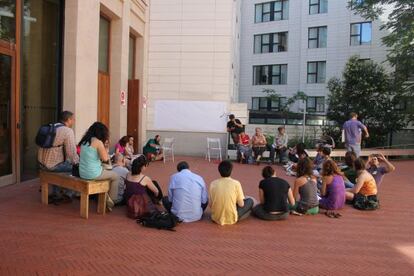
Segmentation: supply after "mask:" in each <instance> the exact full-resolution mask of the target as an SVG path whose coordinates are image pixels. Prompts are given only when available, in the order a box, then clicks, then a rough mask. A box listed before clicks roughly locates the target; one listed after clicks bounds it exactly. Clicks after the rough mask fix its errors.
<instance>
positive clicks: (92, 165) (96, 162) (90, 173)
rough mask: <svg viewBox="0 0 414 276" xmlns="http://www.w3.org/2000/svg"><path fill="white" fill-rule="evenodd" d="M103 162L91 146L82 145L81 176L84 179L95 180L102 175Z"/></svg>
mask: <svg viewBox="0 0 414 276" xmlns="http://www.w3.org/2000/svg"><path fill="white" fill-rule="evenodd" d="M102 170H103V169H102V162H101V159H100V158H99V154H98V151H97V150H96V149H95V148H94V147H91V146H90V145H82V146H81V152H80V161H79V175H80V177H81V178H83V179H95V178H97V177H98V176H100V175H101V174H102Z"/></svg>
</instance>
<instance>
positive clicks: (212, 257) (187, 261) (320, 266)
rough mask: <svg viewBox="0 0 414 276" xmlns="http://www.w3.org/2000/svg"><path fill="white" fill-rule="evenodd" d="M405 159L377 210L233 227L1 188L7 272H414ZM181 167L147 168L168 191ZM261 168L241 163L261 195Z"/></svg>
mask: <svg viewBox="0 0 414 276" xmlns="http://www.w3.org/2000/svg"><path fill="white" fill-rule="evenodd" d="M181 159H182V158H181ZM186 159H187V160H189V161H190V166H191V167H192V169H193V171H195V172H197V173H200V174H201V175H202V176H203V177H205V180H206V182H210V181H212V180H213V179H214V178H216V177H218V172H217V169H216V167H217V165H216V164H214V163H211V164H209V163H208V162H206V161H204V160H202V159H194V158H186ZM396 165H397V171H396V172H394V173H393V174H392V175H388V176H387V177H386V178H385V180H384V183H383V185H382V187H381V188H382V189H381V190H380V199H381V204H382V207H381V209H380V210H378V211H375V212H361V211H357V210H354V209H352V208H351V207H349V206H347V207H346V208H345V209H344V210H343V211H342V212H341V213H342V215H343V217H342V218H340V219H329V218H327V217H326V216H324V215H317V216H313V217H294V216H291V217H289V219H288V220H287V221H281V222H266V221H260V220H258V219H256V218H253V217H250V218H248V219H247V220H245V221H243V222H241V223H240V224H238V225H234V226H226V227H220V226H218V225H215V224H214V223H211V222H210V221H209V220H208V218H207V217H205V218H204V219H203V220H202V221H200V222H196V223H191V224H185V225H180V226H178V228H177V232H169V231H158V230H153V229H146V228H143V227H141V226H139V225H137V224H136V223H135V222H134V221H133V220H130V219H128V218H126V216H125V209H124V208H123V207H120V208H118V209H116V210H114V212H112V213H110V214H108V215H106V216H100V215H97V214H96V213H95V212H94V210H95V204H92V206H91V210H90V218H89V220H84V219H81V218H80V217H79V202H78V201H75V202H74V203H72V204H69V205H61V206H53V205H50V206H42V205H41V204H40V193H39V192H38V186H39V183H38V181H31V182H26V183H23V184H19V185H14V186H9V187H5V188H2V189H0V233H1V236H0V275H15V274H19V275H23V274H24V275H33V274H41V275H44V274H57V273H60V274H72V275H104V274H105V275H112V274H114V275H116V274H118V275H131V274H145V275H147V274H149V275H151V274H172V273H176V274H193V275H194V274H197V275H218V274H226V275H242V274H260V275H264V274H266V275H305V274H315V275H316V274H317V275H345V274H354V273H355V274H356V273H358V274H360V275H363V274H365V275H391V274H392V275H397V274H400V275H409V274H411V275H413V271H414V231H413V230H414V217H413V211H412V210H413V207H414V204H413V197H414V174H413V167H414V166H413V165H414V162H412V161H410V162H398V163H396ZM174 166H175V165H174V164H172V163H169V164H167V165H164V164H162V163H161V162H159V163H156V164H151V166H150V168H149V169H148V171H147V173H148V175H149V176H151V177H152V178H154V179H157V180H159V181H160V182H161V184H162V186H163V188H164V190H166V184H167V180H168V176H169V175H170V174H171V173H172V172H174ZM260 168H261V167H257V166H253V165H238V164H237V165H235V170H234V177H235V178H237V179H239V180H241V182H242V185H243V188H244V190H245V194H247V195H254V196H256V194H257V186H258V181H259V176H260ZM278 172H280V175H281V176H282V177H283V178H286V179H288V180H289V181H290V182H292V181H293V178H291V177H286V176H284V175H282V173H281V169H280V168H278ZM92 208H93V209H92Z"/></svg>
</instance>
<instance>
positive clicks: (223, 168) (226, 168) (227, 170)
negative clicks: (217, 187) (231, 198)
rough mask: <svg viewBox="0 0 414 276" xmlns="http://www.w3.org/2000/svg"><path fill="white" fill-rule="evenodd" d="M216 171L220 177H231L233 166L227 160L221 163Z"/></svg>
mask: <svg viewBox="0 0 414 276" xmlns="http://www.w3.org/2000/svg"><path fill="white" fill-rule="evenodd" d="M218 170H219V172H220V175H221V176H222V177H229V176H230V175H231V171H232V170H233V164H232V163H231V162H230V161H228V160H224V161H221V162H220V164H219V166H218Z"/></svg>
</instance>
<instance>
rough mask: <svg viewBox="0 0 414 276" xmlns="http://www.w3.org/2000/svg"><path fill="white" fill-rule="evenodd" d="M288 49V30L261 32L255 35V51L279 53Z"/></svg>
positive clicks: (256, 52)
mask: <svg viewBox="0 0 414 276" xmlns="http://www.w3.org/2000/svg"><path fill="white" fill-rule="evenodd" d="M285 51H287V32H281V33H271V34H259V35H255V36H254V53H255V54H260V53H277V52H285Z"/></svg>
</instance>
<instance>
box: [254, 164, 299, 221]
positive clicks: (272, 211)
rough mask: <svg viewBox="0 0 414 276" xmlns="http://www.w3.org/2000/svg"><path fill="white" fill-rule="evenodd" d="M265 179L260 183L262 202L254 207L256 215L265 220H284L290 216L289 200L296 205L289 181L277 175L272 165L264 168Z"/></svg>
mask: <svg viewBox="0 0 414 276" xmlns="http://www.w3.org/2000/svg"><path fill="white" fill-rule="evenodd" d="M262 176H263V180H262V181H260V184H259V198H260V204H258V205H256V206H255V207H254V208H253V213H254V215H255V216H256V217H258V218H260V219H264V220H283V219H286V218H287V217H288V216H289V206H288V201H289V203H290V204H291V205H295V199H294V197H293V193H292V189H291V188H290V185H289V183H288V182H287V181H286V180H283V179H282V178H279V177H276V173H275V171H274V170H273V168H272V167H270V166H266V167H264V168H263V170H262Z"/></svg>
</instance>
